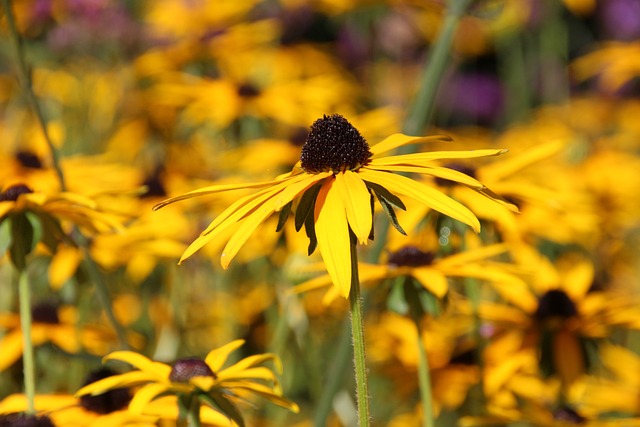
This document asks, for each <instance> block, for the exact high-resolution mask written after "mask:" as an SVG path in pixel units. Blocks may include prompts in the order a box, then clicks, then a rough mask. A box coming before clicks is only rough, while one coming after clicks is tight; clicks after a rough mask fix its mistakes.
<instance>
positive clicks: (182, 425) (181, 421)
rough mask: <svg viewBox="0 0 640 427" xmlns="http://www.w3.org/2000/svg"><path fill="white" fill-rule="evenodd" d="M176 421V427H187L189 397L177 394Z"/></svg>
mask: <svg viewBox="0 0 640 427" xmlns="http://www.w3.org/2000/svg"><path fill="white" fill-rule="evenodd" d="M177 397H178V399H177V400H178V419H177V420H176V426H177V427H187V426H188V425H189V422H188V420H187V418H188V416H189V415H188V414H189V410H190V406H191V402H190V400H191V399H190V396H189V395H184V394H178V396H177Z"/></svg>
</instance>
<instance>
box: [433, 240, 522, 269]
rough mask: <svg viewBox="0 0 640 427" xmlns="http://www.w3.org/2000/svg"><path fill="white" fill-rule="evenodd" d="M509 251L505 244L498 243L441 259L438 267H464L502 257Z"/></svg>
mask: <svg viewBox="0 0 640 427" xmlns="http://www.w3.org/2000/svg"><path fill="white" fill-rule="evenodd" d="M508 250H509V247H508V246H507V245H506V244H504V243H496V244H493V245H488V246H482V247H480V248H477V249H472V250H468V251H465V252H460V253H458V254H455V255H450V256H448V257H446V258H441V259H439V260H438V261H437V263H438V266H440V267H445V266H453V265H464V264H467V263H470V262H475V261H480V260H484V259H487V258H492V257H494V256H497V255H502V254H504V253H506V252H507V251H508Z"/></svg>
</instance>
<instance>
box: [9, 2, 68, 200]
mask: <svg viewBox="0 0 640 427" xmlns="http://www.w3.org/2000/svg"><path fill="white" fill-rule="evenodd" d="M2 6H3V8H4V14H5V16H6V18H7V24H8V26H9V34H10V36H11V43H12V44H13V49H14V50H15V55H16V59H17V73H18V81H19V82H20V86H21V88H22V91H23V93H24V94H25V96H26V98H27V102H28V103H29V106H30V107H31V109H32V110H33V113H34V114H35V117H36V120H37V121H38V125H39V126H40V129H41V130H42V135H43V136H44V140H45V142H46V143H47V147H48V148H49V152H50V153H51V163H52V166H53V169H54V170H55V172H56V175H57V176H58V181H59V182H60V190H61V191H65V190H66V184H65V180H64V173H63V172H62V167H61V166H60V156H59V154H58V150H57V149H56V147H55V145H54V144H53V140H52V139H51V136H50V135H49V131H48V129H47V122H46V120H45V118H44V114H43V113H42V109H41V108H40V104H39V103H38V99H37V98H36V94H35V93H34V92H33V85H32V82H31V74H30V72H29V67H28V65H27V60H26V56H25V52H24V47H23V42H22V38H21V37H20V33H19V32H18V28H17V26H16V20H15V17H14V16H13V9H12V8H11V0H2Z"/></svg>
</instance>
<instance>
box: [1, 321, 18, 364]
mask: <svg viewBox="0 0 640 427" xmlns="http://www.w3.org/2000/svg"><path fill="white" fill-rule="evenodd" d="M23 348H24V343H23V338H22V330H21V329H17V330H14V331H11V332H9V333H7V334H6V335H5V336H4V337H2V341H0V349H2V351H0V372H2V371H4V370H5V369H7V368H8V367H9V366H11V365H13V364H14V363H15V362H17V361H18V359H20V357H21V356H22V349H23Z"/></svg>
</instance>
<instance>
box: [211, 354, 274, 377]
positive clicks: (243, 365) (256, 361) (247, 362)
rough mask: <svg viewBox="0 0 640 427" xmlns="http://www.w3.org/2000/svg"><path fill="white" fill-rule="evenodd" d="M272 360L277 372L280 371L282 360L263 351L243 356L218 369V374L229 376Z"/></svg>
mask: <svg viewBox="0 0 640 427" xmlns="http://www.w3.org/2000/svg"><path fill="white" fill-rule="evenodd" d="M267 361H272V362H274V364H275V365H276V370H277V371H278V372H282V362H280V358H279V357H278V356H276V355H275V354H273V353H264V354H256V355H253V356H249V357H245V358H244V359H242V360H240V361H238V362H237V363H235V364H233V365H231V366H229V367H228V368H226V369H224V370H223V371H220V372H219V374H220V376H221V377H225V376H226V377H227V378H228V377H230V376H232V375H233V374H234V373H237V372H241V371H244V370H245V369H250V368H253V367H254V366H258V365H260V364H261V363H264V362H267Z"/></svg>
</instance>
